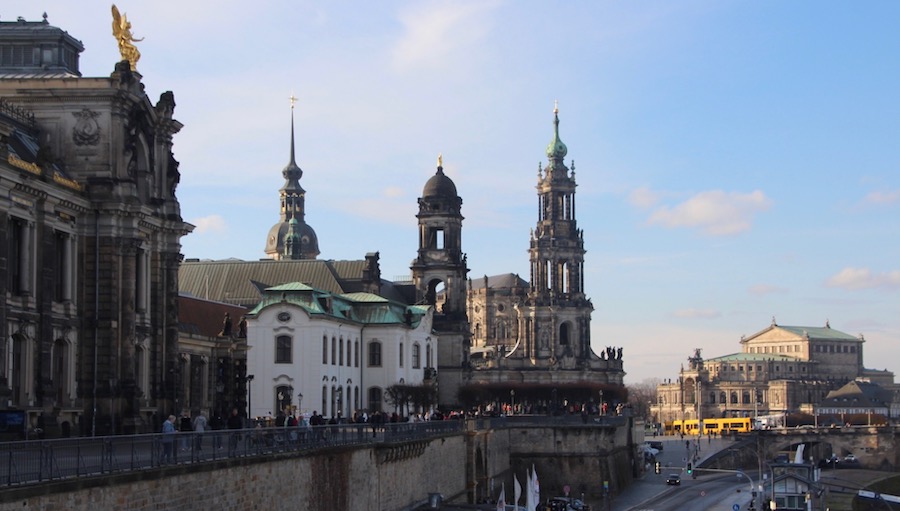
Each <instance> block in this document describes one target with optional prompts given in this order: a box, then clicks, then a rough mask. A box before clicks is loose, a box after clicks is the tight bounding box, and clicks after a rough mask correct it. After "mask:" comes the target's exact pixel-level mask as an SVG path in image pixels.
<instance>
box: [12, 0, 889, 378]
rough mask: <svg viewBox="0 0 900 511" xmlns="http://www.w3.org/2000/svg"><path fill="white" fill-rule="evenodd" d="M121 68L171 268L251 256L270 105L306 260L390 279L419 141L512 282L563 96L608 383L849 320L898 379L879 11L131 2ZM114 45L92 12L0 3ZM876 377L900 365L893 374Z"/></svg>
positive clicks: (397, 265) (483, 267) (488, 270)
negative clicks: (165, 141)
mask: <svg viewBox="0 0 900 511" xmlns="http://www.w3.org/2000/svg"><path fill="white" fill-rule="evenodd" d="M117 5H118V7H119V9H120V10H121V11H123V12H125V13H126V14H127V16H128V18H129V19H130V21H131V22H132V24H133V30H134V33H135V35H136V36H137V37H143V38H145V39H144V41H143V42H141V43H138V47H139V49H140V51H141V53H142V58H141V60H140V62H139V63H138V71H139V72H140V73H141V74H142V75H143V83H144V84H145V85H146V87H147V91H148V93H149V94H150V96H151V98H153V99H154V100H156V99H157V98H158V97H159V94H160V93H162V92H164V91H166V90H172V91H174V93H175V100H176V102H177V107H176V110H175V114H176V118H177V119H178V120H180V121H181V122H182V123H184V124H185V127H184V129H183V130H182V131H181V133H179V134H178V135H176V137H175V146H174V151H175V155H176V158H178V159H179V160H180V161H181V167H180V169H181V172H182V179H181V184H180V186H179V188H178V197H179V199H180V200H181V204H182V213H183V216H184V218H185V219H186V220H187V221H189V222H191V223H193V224H194V225H196V226H197V228H196V229H195V231H194V232H193V233H192V234H190V235H189V236H187V237H186V238H185V239H184V240H183V252H184V254H185V256H186V257H192V258H193V257H197V258H214V259H221V258H228V257H235V258H241V259H257V258H260V257H262V256H263V255H264V254H263V248H264V246H265V236H266V233H267V231H268V229H269V228H270V227H271V226H272V225H273V224H274V223H276V221H277V220H278V188H280V187H281V185H282V184H283V179H282V177H281V169H282V168H283V167H284V166H285V165H286V164H287V163H288V156H289V133H290V131H289V130H290V106H289V101H288V97H289V96H290V95H291V94H292V93H293V94H294V95H295V96H297V98H298V99H299V101H298V103H297V106H296V111H295V116H296V117H295V122H296V133H297V135H296V136H297V163H298V164H299V166H300V167H301V168H302V169H303V170H304V175H303V178H302V180H301V184H302V185H303V187H304V188H305V189H306V190H307V200H306V205H307V217H306V220H307V222H308V223H309V224H310V225H311V226H312V227H313V228H314V229H315V230H316V232H317V234H318V236H319V246H320V249H321V251H322V255H321V256H320V257H322V258H326V259H360V258H362V257H363V255H364V254H365V253H366V252H373V251H379V252H380V253H381V268H382V274H383V275H384V276H385V277H386V278H393V277H395V276H400V275H407V274H408V273H409V263H410V261H411V260H412V259H413V258H414V257H415V254H416V248H417V246H416V244H417V231H416V218H415V214H416V211H417V204H416V199H417V198H418V197H419V195H420V193H421V191H422V186H423V185H424V184H425V182H426V181H427V180H428V178H429V177H430V176H431V175H433V174H434V171H435V162H436V158H437V155H438V153H443V159H444V167H445V172H446V173H447V174H448V175H449V176H450V177H452V178H453V180H454V181H455V182H456V185H457V188H458V190H459V193H460V195H461V196H462V198H463V214H464V216H465V217H466V219H465V221H464V224H463V249H464V251H465V252H467V254H468V261H469V266H470V268H471V272H470V276H471V277H473V278H479V277H480V276H482V275H485V274H488V275H493V274H499V273H506V272H514V273H519V274H520V275H522V276H523V277H527V275H528V255H527V252H526V250H527V248H528V233H529V229H530V228H531V227H533V226H534V224H535V222H536V220H537V218H536V212H537V198H536V195H535V189H534V186H535V184H536V175H537V168H538V165H539V163H540V164H543V163H545V162H546V156H545V154H544V150H545V148H546V146H547V144H548V142H549V141H550V137H551V134H552V127H553V125H552V110H553V104H554V101H555V100H558V101H559V110H560V114H559V116H560V136H561V138H562V140H563V141H564V142H565V143H566V145H567V146H568V148H569V154H568V157H567V161H568V160H569V159H574V161H575V167H576V176H577V177H576V178H577V181H578V185H579V187H578V192H577V199H576V201H577V218H578V222H579V227H580V228H582V229H584V238H585V246H586V248H587V251H588V252H587V254H586V257H585V267H586V272H587V275H586V278H585V287H586V290H587V293H588V295H589V296H590V297H591V299H592V300H593V303H594V307H595V309H596V310H595V312H594V315H593V326H592V336H593V345H594V347H595V350H599V349H601V348H602V347H604V346H608V345H611V346H623V347H624V354H625V369H626V371H627V372H628V376H627V377H626V381H628V382H638V381H641V380H644V379H646V378H651V377H657V378H673V377H675V376H676V375H677V371H678V367H679V365H680V364H681V363H682V362H683V361H685V360H686V358H687V357H688V356H689V355H690V354H691V353H692V351H693V349H694V348H702V349H703V354H704V356H707V357H712V356H719V355H724V354H728V353H733V352H736V351H739V350H740V346H739V340H740V338H741V336H742V335H750V334H753V333H755V332H757V331H759V330H762V329H764V328H766V327H767V326H768V325H769V324H770V322H771V320H772V318H773V317H775V318H776V319H777V321H778V323H780V324H784V325H800V326H822V325H824V324H825V321H826V319H827V320H829V321H830V323H831V326H832V327H833V328H836V329H838V330H841V331H844V332H847V333H850V334H854V335H855V334H864V336H865V338H866V341H867V342H866V345H865V360H866V365H867V366H869V367H873V368H878V369H884V368H889V369H892V370H895V371H898V370H900V366H897V365H896V361H897V360H900V343H898V340H900V258H898V243H900V236H898V234H900V172H898V166H900V149H898V147H900V146H898V142H897V141H898V135H900V95H898V94H897V91H898V90H900V59H898V55H900V31H898V30H897V29H896V20H897V19H900V4H898V3H896V2H881V1H870V2H862V3H859V2H853V3H850V2H818V1H816V2H813V1H808V2H806V1H793V2H782V1H730V2H722V1H690V0H686V1H679V2H668V1H666V2H650V1H647V2H611V1H591V2H539V1H516V2H513V1H490V0H487V1H485V0H478V1H471V2H466V1H458V2H428V1H420V2H402V1H385V2H346V1H341V2H302V1H299V2H298V1H290V2H289V1H265V0H261V1H257V2H253V3H248V2H245V1H236V0H235V1H229V0H217V1H208V0H200V1H194V0H192V1H187V2H185V1H182V2H174V1H170V0H156V1H154V2H149V1H140V2H138V1H131V2H120V3H118V4H117ZM45 11H46V12H47V13H48V15H49V21H50V23H51V24H52V25H55V26H59V27H61V28H63V29H65V30H67V31H68V32H69V33H70V34H72V35H73V36H74V37H76V38H77V39H80V40H81V41H82V42H83V43H84V45H85V48H86V49H85V52H84V53H83V54H82V60H81V70H82V73H83V74H84V75H85V76H106V75H108V74H109V73H110V72H112V70H113V66H114V63H115V61H116V60H118V52H117V50H116V45H115V41H114V39H113V37H112V35H111V29H110V26H111V15H110V4H109V2H107V1H104V2H99V1H95V0H87V1H84V2H71V1H69V0H53V1H42V0H6V1H5V2H4V7H2V8H0V18H2V19H3V20H6V21H8V20H11V19H14V18H15V17H17V16H23V17H25V18H26V19H28V20H39V19H40V17H41V14H42V13H43V12H45ZM891 364H895V365H893V366H892V365H891Z"/></svg>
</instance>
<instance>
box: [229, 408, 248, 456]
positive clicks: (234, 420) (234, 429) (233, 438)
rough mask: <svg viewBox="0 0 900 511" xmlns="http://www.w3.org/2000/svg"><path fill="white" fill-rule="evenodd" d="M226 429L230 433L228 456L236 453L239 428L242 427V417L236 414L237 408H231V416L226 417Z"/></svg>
mask: <svg viewBox="0 0 900 511" xmlns="http://www.w3.org/2000/svg"><path fill="white" fill-rule="evenodd" d="M228 429H230V430H231V434H230V435H229V438H228V456H234V455H235V454H237V447H238V442H239V441H240V440H241V433H240V430H241V429H244V418H243V417H241V416H240V415H238V409H237V408H234V409H232V410H231V416H230V417H228Z"/></svg>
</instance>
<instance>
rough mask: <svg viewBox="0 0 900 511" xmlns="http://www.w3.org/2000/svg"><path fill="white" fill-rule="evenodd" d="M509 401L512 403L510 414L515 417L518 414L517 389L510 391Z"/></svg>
mask: <svg viewBox="0 0 900 511" xmlns="http://www.w3.org/2000/svg"><path fill="white" fill-rule="evenodd" d="M509 401H510V408H509V414H510V415H515V414H516V389H510V391H509Z"/></svg>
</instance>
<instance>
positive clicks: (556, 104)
mask: <svg viewBox="0 0 900 511" xmlns="http://www.w3.org/2000/svg"><path fill="white" fill-rule="evenodd" d="M553 113H554V114H558V113H559V100H558V99H554V100H553Z"/></svg>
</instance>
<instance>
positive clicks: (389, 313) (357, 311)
mask: <svg viewBox="0 0 900 511" xmlns="http://www.w3.org/2000/svg"><path fill="white" fill-rule="evenodd" d="M285 303H287V304H291V305H294V306H297V307H300V308H302V309H303V310H305V311H306V312H307V313H308V314H310V315H326V316H331V317H334V318H339V319H342V320H349V321H353V322H356V323H363V324H369V325H373V324H382V325H383V324H408V325H409V326H410V327H411V328H415V327H417V326H418V325H419V323H420V322H421V320H422V318H423V317H424V316H425V315H426V314H428V312H429V310H430V309H431V307H430V306H427V305H424V306H422V305H410V306H407V305H404V304H402V303H399V302H394V301H391V300H389V299H387V298H384V297H382V296H378V295H376V294H372V293H362V292H358V293H344V294H333V293H329V292H327V291H323V290H320V289H315V288H313V287H310V286H308V285H306V284H303V283H302V282H291V283H287V284H282V285H280V286H275V287H269V288H266V289H265V292H264V294H263V298H262V300H261V301H260V302H259V303H258V304H257V305H256V307H254V308H253V310H252V311H250V312H249V313H248V315H249V316H256V315H258V314H259V313H260V312H261V311H262V310H263V309H265V308H266V307H269V306H271V305H280V304H285ZM407 319H408V320H409V323H407Z"/></svg>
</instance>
